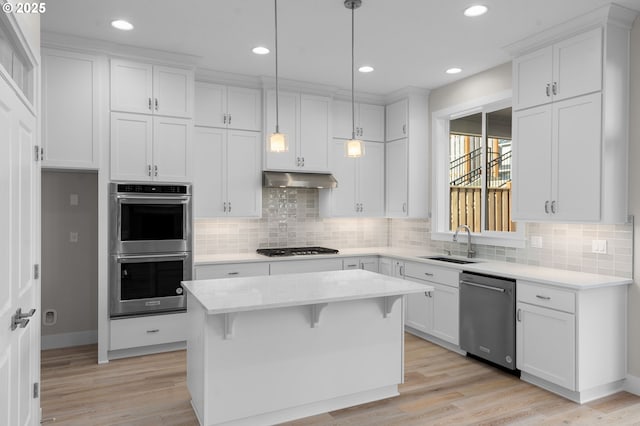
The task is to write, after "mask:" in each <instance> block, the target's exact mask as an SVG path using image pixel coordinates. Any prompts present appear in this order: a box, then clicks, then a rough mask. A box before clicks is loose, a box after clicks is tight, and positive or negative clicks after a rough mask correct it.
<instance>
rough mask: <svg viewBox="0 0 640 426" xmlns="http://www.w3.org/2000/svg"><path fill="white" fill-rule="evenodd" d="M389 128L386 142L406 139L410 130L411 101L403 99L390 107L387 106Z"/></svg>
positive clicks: (387, 128) (387, 127)
mask: <svg viewBox="0 0 640 426" xmlns="http://www.w3.org/2000/svg"><path fill="white" fill-rule="evenodd" d="M386 110H387V117H386V118H387V120H386V121H387V126H386V140H387V141H388V142H389V141H395V140H397V139H402V138H406V137H407V136H408V131H409V129H408V128H407V126H408V122H409V101H408V100H407V99H401V100H399V101H397V102H394V103H392V104H390V105H387V108H386Z"/></svg>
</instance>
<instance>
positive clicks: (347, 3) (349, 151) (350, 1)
mask: <svg viewBox="0 0 640 426" xmlns="http://www.w3.org/2000/svg"><path fill="white" fill-rule="evenodd" d="M360 6H362V0H344V7H346V8H347V9H351V139H349V140H348V141H347V142H346V143H345V145H344V148H345V155H346V156H347V157H351V158H358V157H362V156H363V155H364V143H362V141H361V140H359V139H356V103H355V96H354V85H355V68H356V67H355V57H354V56H355V55H354V44H355V30H354V27H355V25H354V15H355V13H354V12H355V10H356V9H357V8H359V7H360Z"/></svg>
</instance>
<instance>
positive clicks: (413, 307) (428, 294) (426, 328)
mask: <svg viewBox="0 0 640 426" xmlns="http://www.w3.org/2000/svg"><path fill="white" fill-rule="evenodd" d="M410 281H412V282H415V283H418V284H427V283H425V282H423V281H418V280H410ZM406 300H407V306H406V308H407V309H406V312H407V314H406V315H407V316H406V320H405V324H406V325H408V326H409V327H413V328H415V329H416V330H420V331H422V332H424V333H429V334H430V333H431V330H432V329H433V291H426V290H425V292H424V293H413V294H407V299H406Z"/></svg>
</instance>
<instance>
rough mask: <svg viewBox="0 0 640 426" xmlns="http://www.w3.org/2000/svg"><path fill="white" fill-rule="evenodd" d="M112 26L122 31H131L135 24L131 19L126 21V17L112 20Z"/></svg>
mask: <svg viewBox="0 0 640 426" xmlns="http://www.w3.org/2000/svg"><path fill="white" fill-rule="evenodd" d="M111 26H112V27H113V28H117V29H119V30H122V31H130V30H132V29H133V24H132V23H131V22H129V21H125V20H124V19H117V20H115V21H111Z"/></svg>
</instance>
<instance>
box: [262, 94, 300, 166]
mask: <svg viewBox="0 0 640 426" xmlns="http://www.w3.org/2000/svg"><path fill="white" fill-rule="evenodd" d="M266 97H267V100H266V109H267V111H266V114H265V116H266V123H265V133H266V134H265V137H264V139H265V168H266V169H269V170H294V169H297V168H298V166H297V163H296V157H299V154H298V153H297V152H296V150H297V141H298V122H299V120H298V114H299V112H300V108H299V102H300V95H298V94H296V93H286V92H282V91H280V93H279V95H278V98H279V102H278V105H279V108H278V109H279V117H280V119H279V123H280V133H284V134H285V135H286V136H287V140H288V141H289V150H288V151H286V152H269V150H268V140H269V135H270V134H271V133H273V132H274V131H275V129H276V94H275V92H274V91H268V92H267V96H266Z"/></svg>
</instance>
